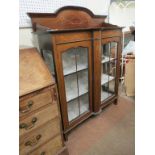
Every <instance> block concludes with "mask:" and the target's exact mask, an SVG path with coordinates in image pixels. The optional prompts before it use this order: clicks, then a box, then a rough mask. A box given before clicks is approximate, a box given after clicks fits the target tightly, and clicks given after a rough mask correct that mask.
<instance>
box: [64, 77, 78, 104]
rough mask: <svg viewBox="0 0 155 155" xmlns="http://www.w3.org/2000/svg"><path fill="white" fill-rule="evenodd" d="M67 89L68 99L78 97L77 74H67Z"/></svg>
mask: <svg viewBox="0 0 155 155" xmlns="http://www.w3.org/2000/svg"><path fill="white" fill-rule="evenodd" d="M65 91H66V99H67V101H70V100H72V99H74V98H77V97H78V85H77V75H76V74H71V75H68V76H65Z"/></svg>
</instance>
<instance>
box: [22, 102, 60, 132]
mask: <svg viewBox="0 0 155 155" xmlns="http://www.w3.org/2000/svg"><path fill="white" fill-rule="evenodd" d="M56 116H58V106H57V104H51V105H48V106H46V108H44V109H42V110H40V111H39V112H35V113H34V114H31V115H29V116H28V117H26V118H24V119H21V118H20V124H19V135H23V134H25V133H27V132H29V131H32V130H33V129H36V128H38V127H39V126H41V125H42V124H44V123H46V122H47V121H49V120H51V119H53V118H55V117H56Z"/></svg>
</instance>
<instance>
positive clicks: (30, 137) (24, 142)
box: [20, 118, 60, 155]
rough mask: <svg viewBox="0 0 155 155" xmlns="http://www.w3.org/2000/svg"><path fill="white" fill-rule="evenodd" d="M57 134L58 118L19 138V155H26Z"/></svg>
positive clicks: (58, 129) (58, 130)
mask: <svg viewBox="0 0 155 155" xmlns="http://www.w3.org/2000/svg"><path fill="white" fill-rule="evenodd" d="M57 134H60V122H59V119H58V118H56V119H53V120H51V121H50V122H48V123H46V124H45V125H44V126H43V127H41V128H39V129H38V130H36V131H33V132H31V133H29V134H25V135H24V136H21V137H20V155H26V154H27V153H28V152H31V151H33V150H34V149H36V148H37V147H39V146H40V145H42V144H44V143H45V142H46V141H48V140H49V139H51V138H52V137H54V136H56V135H57Z"/></svg>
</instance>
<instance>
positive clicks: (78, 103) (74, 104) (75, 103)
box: [68, 93, 89, 121]
mask: <svg viewBox="0 0 155 155" xmlns="http://www.w3.org/2000/svg"><path fill="white" fill-rule="evenodd" d="M79 107H80V108H79ZM88 109H89V100H88V93H86V94H83V95H82V96H80V97H79V99H78V98H76V99H73V100H72V101H70V102H68V119H69V121H72V120H73V119H75V118H77V117H79V116H80V115H82V114H83V113H85V112H87V111H89V110H88Z"/></svg>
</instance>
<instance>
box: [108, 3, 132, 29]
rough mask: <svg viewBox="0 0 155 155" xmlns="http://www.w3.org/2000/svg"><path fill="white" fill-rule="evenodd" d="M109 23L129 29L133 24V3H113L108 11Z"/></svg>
mask: <svg viewBox="0 0 155 155" xmlns="http://www.w3.org/2000/svg"><path fill="white" fill-rule="evenodd" d="M109 22H110V23H112V24H116V25H119V26H124V27H129V26H131V25H134V23H135V3H134V2H128V3H124V4H121V3H119V4H118V3H115V2H113V3H112V4H111V6H110V9H109Z"/></svg>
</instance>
